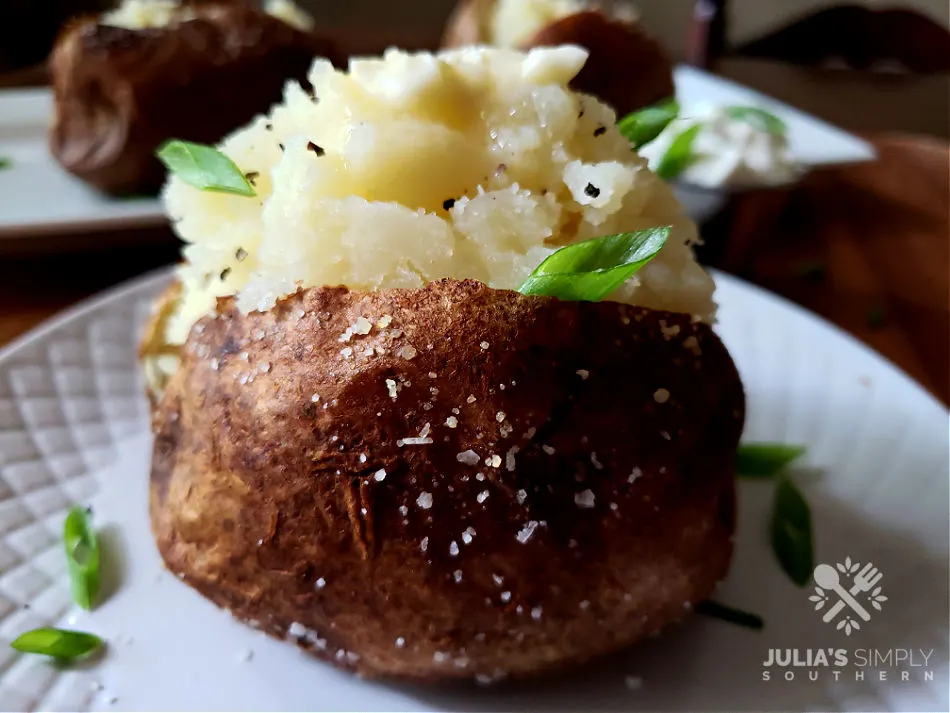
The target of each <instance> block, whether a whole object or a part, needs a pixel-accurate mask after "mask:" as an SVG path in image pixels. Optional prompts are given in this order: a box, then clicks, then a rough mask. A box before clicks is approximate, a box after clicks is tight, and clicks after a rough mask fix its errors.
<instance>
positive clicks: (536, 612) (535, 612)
mask: <svg viewBox="0 0 950 713" xmlns="http://www.w3.org/2000/svg"><path fill="white" fill-rule="evenodd" d="M543 613H544V610H543V609H542V608H541V607H540V606H537V607H534V608H533V609H532V610H531V618H532V619H534V620H535V621H538V620H539V619H540V618H541V615H542V614H543Z"/></svg>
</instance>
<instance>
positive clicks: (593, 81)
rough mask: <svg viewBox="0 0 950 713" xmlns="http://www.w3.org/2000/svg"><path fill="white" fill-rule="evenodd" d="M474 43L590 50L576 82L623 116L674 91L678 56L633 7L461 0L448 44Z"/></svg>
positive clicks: (566, 0)
mask: <svg viewBox="0 0 950 713" xmlns="http://www.w3.org/2000/svg"><path fill="white" fill-rule="evenodd" d="M475 44H489V45H496V46H502V47H516V48H518V49H530V48H532V47H546V46H555V45H560V44H575V45H579V46H581V47H584V48H586V49H587V50H588V51H589V52H590V56H589V58H588V60H587V63H586V64H585V65H584V68H583V69H582V70H581V72H580V74H578V76H577V77H576V78H575V79H574V81H573V82H572V84H571V87H572V88H573V89H575V90H577V91H579V92H584V93H586V94H593V95H594V96H596V97H598V98H600V99H601V100H602V101H604V102H606V103H607V104H609V105H610V106H611V107H613V109H614V111H616V112H617V116H618V117H620V116H623V115H625V114H628V113H629V112H631V111H634V110H636V109H640V108H642V107H645V106H650V105H651V104H655V103H656V102H658V101H661V100H663V99H666V98H668V97H671V96H673V94H674V93H675V88H674V86H673V65H672V62H671V61H670V59H669V57H668V56H667V54H666V53H665V51H664V50H663V48H662V46H661V45H660V44H659V42H657V41H656V40H655V39H653V38H652V37H650V36H649V35H648V34H647V33H646V32H645V31H644V30H643V28H642V27H641V26H640V25H638V24H637V22H636V19H635V17H634V16H633V15H632V13H631V12H629V6H628V5H618V6H617V9H611V10H608V9H601V8H598V7H596V6H594V5H592V4H590V3H586V2H580V0H461V2H460V3H459V4H458V6H457V7H456V9H455V10H454V12H453V13H452V15H451V16H450V17H449V20H448V22H447V24H446V27H445V31H444V33H443V37H442V46H443V47H462V46H466V45H475Z"/></svg>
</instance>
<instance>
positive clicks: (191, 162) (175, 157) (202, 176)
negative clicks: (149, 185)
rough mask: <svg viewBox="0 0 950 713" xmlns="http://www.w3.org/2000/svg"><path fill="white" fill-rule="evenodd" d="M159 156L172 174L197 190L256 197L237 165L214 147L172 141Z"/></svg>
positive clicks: (165, 145)
mask: <svg viewBox="0 0 950 713" xmlns="http://www.w3.org/2000/svg"><path fill="white" fill-rule="evenodd" d="M156 155H157V156H158V158H159V159H160V160H161V162H162V163H164V164H165V167H166V168H168V170H169V171H171V172H172V173H173V174H175V175H176V176H178V177H179V178H180V179H181V180H183V181H184V182H185V183H187V184H189V185H191V186H194V187H195V188H200V189H201V190H203V191H217V192H219V193H232V194H234V195H237V196H255V195H257V193H256V192H255V191H254V187H253V186H251V184H250V182H249V181H248V180H247V178H246V177H245V175H244V174H243V173H242V172H241V170H240V169H239V168H238V167H237V166H236V165H235V163H234V161H232V160H231V159H230V158H228V157H227V156H225V155H224V154H223V153H221V152H220V151H218V149H216V148H214V147H213V146H207V145H205V144H196V143H192V142H191V141H181V140H179V139H173V140H171V141H166V142H165V143H164V144H162V146H161V147H159V149H158V152H157V153H156Z"/></svg>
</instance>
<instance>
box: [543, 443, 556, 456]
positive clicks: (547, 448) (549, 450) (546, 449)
mask: <svg viewBox="0 0 950 713" xmlns="http://www.w3.org/2000/svg"><path fill="white" fill-rule="evenodd" d="M541 450H542V451H544V452H545V453H547V454H548V455H549V456H553V455H554V448H552V447H551V446H547V445H544V446H541Z"/></svg>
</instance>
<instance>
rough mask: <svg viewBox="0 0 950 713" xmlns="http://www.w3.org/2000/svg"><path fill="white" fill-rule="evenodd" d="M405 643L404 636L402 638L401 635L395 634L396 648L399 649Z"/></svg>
mask: <svg viewBox="0 0 950 713" xmlns="http://www.w3.org/2000/svg"><path fill="white" fill-rule="evenodd" d="M405 645H406V640H405V639H404V638H402V637H401V636H397V637H396V648H397V649H401V648H402V647H403V646H405Z"/></svg>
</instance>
